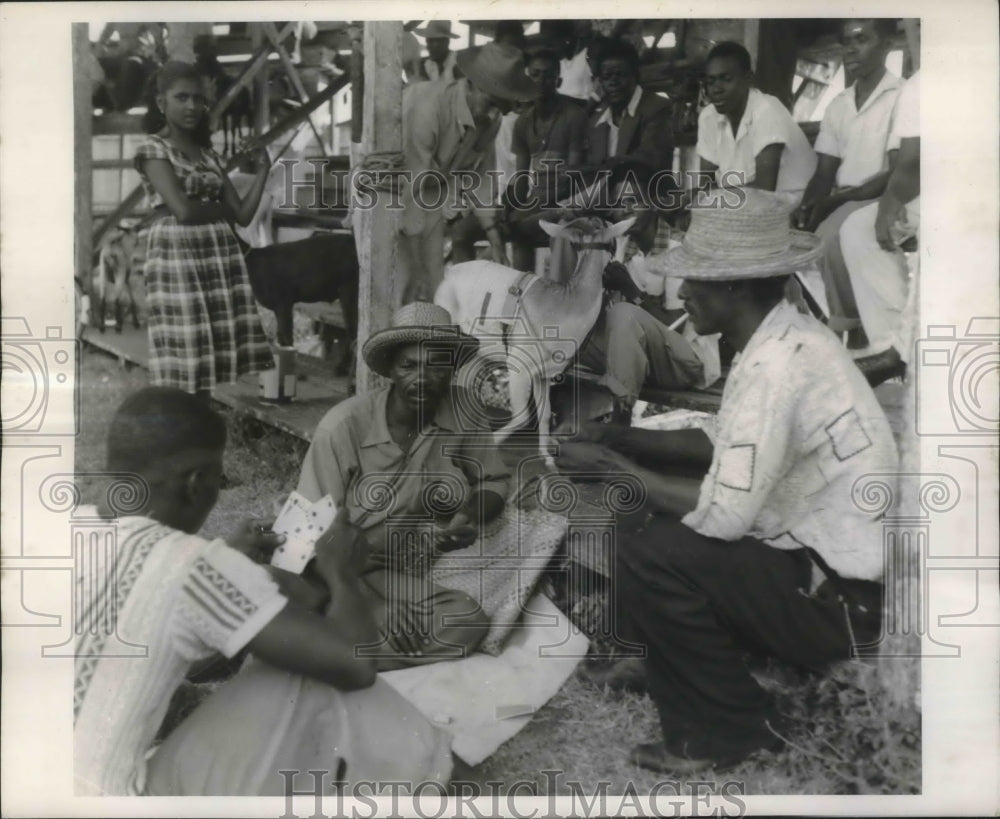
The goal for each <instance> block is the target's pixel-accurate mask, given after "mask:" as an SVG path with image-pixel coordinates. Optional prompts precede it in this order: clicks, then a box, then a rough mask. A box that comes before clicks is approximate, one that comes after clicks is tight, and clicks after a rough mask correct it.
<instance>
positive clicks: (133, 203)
mask: <svg viewBox="0 0 1000 819" xmlns="http://www.w3.org/2000/svg"><path fill="white" fill-rule="evenodd" d="M347 82H348V78H347V75H346V74H344V75H342V76H340V77H337V79H335V80H334V81H333V82H331V83H330V85H328V86H327V87H326V88H324V89H323V90H322V91H320V92H319V93H318V94H317V95H316V96H315V97H313V98H312V99H310V100H309V102H308V103H307V104H306V105H303V106H302V108H300V109H299V110H298V111H296V112H295V113H294V114H291V115H289V116H288V117H286V118H285V119H283V120H282V121H281V122H279V123H278V124H277V125H274V126H272V127H271V128H270V129H269V130H268V131H267V132H266V133H264V134H262V135H260V136H259V137H255V138H254V139H253V140H252V141H251V143H250V144H248V145H247V150H248V151H249V150H252V149H254V148H255V147H257V146H264V145H270V144H271V143H272V142H274V140H276V139H277V138H278V137H279V136H281V135H282V134H284V133H286V132H287V131H288V130H289V129H290V128H294V127H295V126H297V125H299V124H300V123H301V122H302V121H303V120H304V119H305V118H306V117H308V116H309V114H311V113H312V112H313V111H315V110H316V109H317V108H319V107H320V106H321V105H323V104H324V103H325V102H328V101H329V100H330V99H331V98H332V97H333V95H334V94H336V93H337V92H338V91H340V89H342V88H343V87H344V86H345V85H347ZM239 160H240V156H238V155H237V156H235V157H231V158H230V159H229V160H228V162H227V163H226V171H231V170H232V169H233V168H235V167H236V164H237V163H238V162H239ZM141 201H142V186H141V185H137V186H136V187H135V188H134V189H133V191H132V192H131V193H130V194H129V195H128V196H126V197H125V198H124V199H123V200H122V202H121V204H119V205H118V207H116V208H115V209H114V210H113V211H111V213H109V214H108V215H107V216H106V217H105V219H104V221H103V222H101V224H100V225H98V226H97V229H96V230H95V231H94V236H93V243H94V244H95V245H96V244H97V243H98V242H100V241H101V238H102V237H103V236H104V234H105V233H107V231H108V229H109V228H110V227H111V226H112V225H114V224H116V223H117V222H118V220H119V219H124V218H125V217H126V216H128V215H129V214H130V213H131V212H132V211H133V210H134V209H135V208H136V207H137V206H138V204H139V202H141Z"/></svg>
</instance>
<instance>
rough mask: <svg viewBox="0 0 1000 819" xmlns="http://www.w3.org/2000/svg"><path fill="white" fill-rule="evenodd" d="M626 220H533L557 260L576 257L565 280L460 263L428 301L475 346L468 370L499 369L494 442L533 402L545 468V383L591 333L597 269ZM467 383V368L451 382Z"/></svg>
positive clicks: (599, 289)
mask: <svg viewBox="0 0 1000 819" xmlns="http://www.w3.org/2000/svg"><path fill="white" fill-rule="evenodd" d="M634 222H635V219H634V218H632V219H625V220H623V221H621V222H618V223H617V224H609V223H607V222H605V221H604V220H602V219H599V218H595V217H588V218H578V219H574V220H573V221H571V222H568V223H566V224H563V225H555V224H552V223H550V222H541V223H540V226H541V228H542V230H544V231H545V232H546V233H547V234H548V235H549V236H551V237H553V240H554V241H553V244H554V245H556V244H557V243H559V242H563V243H564V245H563V246H561V247H559V250H560V251H561V254H562V252H564V251H567V250H568V251H569V252H575V253H576V263H575V265H574V267H573V268H572V270H573V272H572V274H571V275H570V276H569V278H568V279H567V280H566V281H565V282H558V281H552V280H550V279H545V278H542V277H540V276H536V275H535V274H533V273H522V272H521V271H519V270H515V269H513V268H510V267H505V266H504V265H500V264H496V263H495V262H489V261H483V260H478V261H472V262H463V263H462V264H457V265H454V266H453V267H451V268H450V269H449V270H447V271H446V272H445V277H444V281H442V282H441V285H440V286H439V287H438V290H437V292H436V293H435V295H434V302H435V303H436V304H438V305H440V306H442V307H444V308H445V309H447V310H448V311H449V312H450V313H451V315H452V318H453V319H454V321H455V323H456V324H458V325H459V326H460V327H461V328H462V329H463V330H464V331H466V332H468V333H471V334H472V335H474V336H476V337H477V338H479V339H480V341H481V342H482V347H481V354H480V356H479V357H477V359H476V360H474V361H473V362H472V364H471V365H470V366H471V367H473V368H475V367H477V366H479V365H481V363H482V362H483V361H484V360H485V361H492V362H495V361H496V360H497V359H504V360H505V361H506V363H507V371H508V385H509V390H510V403H511V419H510V421H509V422H508V423H507V424H506V425H504V426H503V427H502V428H501V429H499V430H497V432H496V433H495V436H496V441H497V442H498V443H501V442H503V441H505V440H506V439H507V438H508V437H509V436H510V434H511V433H512V432H513V431H514V430H515V429H517V428H519V427H521V426H523V425H524V424H525V422H526V421H527V418H528V416H529V412H530V402H531V398H532V397H534V401H535V409H536V412H537V418H538V439H539V450H540V452H541V453H542V455H543V457H544V459H545V462H546V464H547V465H549V466H551V465H553V461H552V457H551V455H550V453H549V450H548V439H549V427H550V423H551V405H550V403H549V390H548V386H549V382H550V381H551V380H552V379H553V378H555V377H557V376H558V375H560V374H561V373H562V372H563V371H564V370H565V369H566V368H567V367H568V366H569V364H570V363H571V362H572V360H573V357H574V355H575V354H576V351H577V349H579V347H580V346H581V345H582V344H583V343H584V341H585V340H586V338H587V334H588V333H589V332H590V331H591V329H592V328H593V327H594V324H595V323H596V321H597V318H598V316H599V315H600V310H601V304H602V299H603V282H602V275H603V272H604V267H605V265H606V264H607V263H608V261H610V260H611V258H612V245H611V243H612V242H613V241H614V240H615V239H617V238H618V237H620V236H623V235H624V234H625V233H626V232H627V231H628V230H629V229H630V228H631V227H632V225H633V224H634ZM566 244H568V245H569V247H568V248H566V247H565V245H566ZM561 254H560V255H561ZM512 328H513V331H512ZM477 362H478V363H477ZM491 366H492V365H491ZM470 377H472V378H473V379H474V378H475V377H476V376H475V372H474V370H473V372H471V373H470V372H469V368H468V367H466V368H463V373H461V374H460V375H459V380H460V381H461V380H462V379H463V378H464V379H466V380H467V379H469V378H470Z"/></svg>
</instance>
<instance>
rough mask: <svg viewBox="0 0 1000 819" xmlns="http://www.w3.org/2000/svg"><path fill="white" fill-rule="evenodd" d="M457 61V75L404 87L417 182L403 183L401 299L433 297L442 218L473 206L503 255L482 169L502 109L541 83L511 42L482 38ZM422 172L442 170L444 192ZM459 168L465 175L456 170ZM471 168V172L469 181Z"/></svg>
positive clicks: (490, 186)
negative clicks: (450, 79)
mask: <svg viewBox="0 0 1000 819" xmlns="http://www.w3.org/2000/svg"><path fill="white" fill-rule="evenodd" d="M457 60H458V66H459V68H461V70H462V72H463V73H464V74H465V77H463V78H462V79H460V80H458V81H456V82H451V83H447V84H442V83H413V84H411V85H409V86H407V87H406V88H405V89H404V91H403V152H404V155H405V161H406V169H407V170H408V171H410V172H411V174H412V177H411V181H413V182H416V183H417V184H418V185H419V186H420V187H419V190H414V189H413V188H411V187H408V188H407V189H406V191H405V192H404V198H403V203H404V211H403V218H402V230H403V235H404V241H403V243H402V253H401V254H400V261H401V269H400V270H399V274H400V276H401V278H404V279H405V282H404V285H403V301H404V302H407V301H413V300H414V299H416V298H418V297H419V298H425V299H428V300H429V299H431V298H432V297H433V295H434V291H435V290H436V288H437V286H438V285H439V284H440V283H441V278H442V276H443V273H444V229H445V223H446V221H450V220H452V219H453V218H455V217H458V216H460V215H461V214H463V213H469V212H474V213H475V215H476V217H477V218H478V219H479V222H480V224H481V225H482V227H483V229H484V230H485V232H486V237H487V239H488V240H489V242H490V247H491V252H492V258H493V260H494V261H496V262H500V263H506V261H507V259H506V252H505V249H504V242H503V239H502V237H501V236H500V231H499V229H498V228H497V217H498V215H499V213H500V208H499V200H500V194H501V193H502V191H498V190H496V189H495V187H496V185H495V175H494V176H490V175H489V174H488V173H487V171H489V170H491V169H492V168H494V167H495V165H496V162H495V158H494V156H493V153H494V147H493V144H494V140H495V137H496V133H497V130H498V128H499V125H500V114H502V113H505V112H507V111H509V110H511V107H512V106H513V105H514V103H516V102H527V101H530V100H533V99H535V98H536V97H537V96H538V95H539V93H540V89H539V87H538V86H537V85H536V84H535V83H533V82H532V81H531V80H530V79H529V78H528V76H527V75H526V74H525V67H524V58H523V57H522V55H521V52H520V51H519V50H518V49H516V48H514V47H513V46H508V45H500V44H497V43H487V44H486V45H484V46H481V47H478V48H472V49H468V50H466V51H462V52H460V53H459V54H458V56H457ZM427 171H434V172H439V173H440V174H443V175H444V181H445V184H447V187H448V189H447V191H444V192H442V191H441V190H440V185H441V177H440V176H439V175H438V173H431V174H428V173H421V172H427ZM460 172H461V173H463V174H466V175H465V176H464V177H461V178H460V177H458V176H456V175H457V174H458V173H460ZM469 173H472V174H475V176H473V177H472V180H473V184H472V185H470V179H469V177H468V176H467V174H469ZM418 174H419V176H418ZM459 179H461V186H459V185H458V184H457V182H458V180H459ZM470 188H471V190H470ZM459 190H462V191H464V193H463V194H462V195H461V196H460V195H459ZM456 200H457V201H456ZM473 205H475V207H473Z"/></svg>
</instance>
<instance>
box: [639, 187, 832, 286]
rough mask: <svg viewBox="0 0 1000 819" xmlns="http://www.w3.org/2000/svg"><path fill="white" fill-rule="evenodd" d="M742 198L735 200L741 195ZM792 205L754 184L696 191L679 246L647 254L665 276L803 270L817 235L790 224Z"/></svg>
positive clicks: (753, 275) (813, 255)
mask: <svg viewBox="0 0 1000 819" xmlns="http://www.w3.org/2000/svg"><path fill="white" fill-rule="evenodd" d="M738 198H739V199H743V200H744V201H743V203H742V204H741V205H738V206H736V207H734V205H735V204H738V201H739V199H738ZM793 208H794V205H793V204H792V203H791V202H790V201H789V200H788V199H787V198H786V197H784V196H782V195H781V194H776V193H772V192H770V191H762V190H757V189H756V188H739V189H730V190H726V191H713V192H712V193H710V194H707V195H702V196H699V197H698V199H697V200H696V203H695V206H694V207H692V209H691V226H690V227H689V228H688V231H687V233H686V234H684V241H683V242H682V243H681V246H680V247H675V248H672V249H670V250H668V251H667V252H666V253H663V254H661V255H659V256H653V257H651V258H650V260H649V262H650V267H651V268H652V269H653V270H655V271H656V272H658V273H661V274H662V275H665V276H675V277H678V278H683V279H698V280H702V281H712V280H725V281H729V280H733V279H764V278H768V277H769V276H781V275H784V274H787V273H792V272H794V271H796V270H801V269H802V268H803V267H806V266H807V265H808V264H809V263H810V262H813V261H815V260H816V259H817V258H818V257H819V255H820V239H819V237H818V236H814V235H813V234H812V233H805V232H803V231H800V230H792V228H791V226H790V225H791V215H792V210H793Z"/></svg>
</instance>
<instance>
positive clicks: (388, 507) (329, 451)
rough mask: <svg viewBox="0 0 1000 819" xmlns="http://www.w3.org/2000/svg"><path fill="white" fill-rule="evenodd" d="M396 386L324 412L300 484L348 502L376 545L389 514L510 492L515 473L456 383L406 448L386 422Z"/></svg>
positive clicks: (446, 507) (428, 511)
mask: <svg viewBox="0 0 1000 819" xmlns="http://www.w3.org/2000/svg"><path fill="white" fill-rule="evenodd" d="M391 389H392V387H391V386H389V387H384V388H382V389H380V390H375V391H373V392H370V393H366V394H365V395H355V396H353V397H352V398H348V399H347V400H346V401H344V402H342V403H340V404H337V405H336V406H335V407H334V408H333V409H331V410H330V411H329V412H328V413H327V414H326V415H325V416H324V417H323V420H322V421H320V422H319V426H318V427H317V428H316V432H315V434H314V435H313V440H312V444H311V445H310V447H309V451H308V452H307V453H306V457H305V461H304V462H303V464H302V472H301V474H300V475H299V485H298V491H299V492H300V493H301V494H302V495H303V496H305V497H306V498H307V499H308V500H311V501H316V500H319V499H320V498H322V497H323V496H324V495H330V496H331V497H332V498H333V502H334V503H335V504H336V505H337V508H338V509H339V508H340V506H341V505H342V504H345V503H346V504H347V508H348V513H349V518H350V520H351V522H352V523H353V524H354V525H355V526H358V527H359V528H361V529H362V530H363V531H364V532H365V534H366V536H367V538H368V542H369V543H370V544H371V545H372V547H373V548H374V549H375V550H376V551H378V550H379V549H380V547H383V546H384V544H385V538H386V534H385V527H386V523H387V521H388V520H390V519H401V518H406V519H409V520H413V521H423V522H431V521H433V520H434V519H435V518H436V517H450V516H451V515H452V514H454V512H456V511H457V510H458V507H460V506H461V505H462V504H463V503H464V502H465V501H466V500H467V499H468V497H469V495H470V494H471V493H472V492H475V491H482V490H490V491H492V492H496V493H497V494H498V495H500V496H501V497H503V498H506V497H507V491H508V484H507V481H508V478H509V477H510V472H509V470H508V469H507V467H506V466H505V465H504V463H503V461H502V460H501V459H500V454H499V452H498V451H497V449H496V446H495V445H494V444H493V439H492V435H491V434H490V432H489V430H488V429H486V427H485V426H484V425H483V424H482V420H481V419H480V418H476V417H474V415H475V414H474V413H472V412H463V411H462V409H463V407H468V406H469V404H468V403H465V400H464V399H463V393H462V391H461V390H460V389H459V388H457V387H453V388H452V394H451V396H450V397H448V398H446V400H445V401H444V403H443V404H442V405H441V407H439V409H438V411H437V413H436V414H435V416H434V419H433V421H431V422H429V423H428V424H427V425H425V427H424V429H423V431H422V432H421V433H420V434H419V435H418V436H417V438H416V439H415V440H414V442H413V444H412V445H411V447H410V450H409V452H407V453H404V452H403V450H402V449H400V447H399V445H398V444H397V443H396V442H395V441H393V440H392V436H391V435H390V434H389V427H388V424H387V422H386V402H387V400H388V397H389V391H390V390H391ZM378 558H379V556H378V555H377V554H375V555H373V559H374V560H375V561H376V562H377V561H378Z"/></svg>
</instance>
